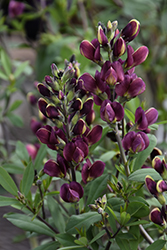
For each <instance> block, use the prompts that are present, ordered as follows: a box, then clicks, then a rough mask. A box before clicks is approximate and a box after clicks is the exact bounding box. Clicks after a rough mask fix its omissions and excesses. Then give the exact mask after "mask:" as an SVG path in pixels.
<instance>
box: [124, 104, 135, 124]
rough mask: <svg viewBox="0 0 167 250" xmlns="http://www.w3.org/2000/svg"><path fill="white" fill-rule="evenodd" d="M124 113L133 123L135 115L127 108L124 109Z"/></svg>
mask: <svg viewBox="0 0 167 250" xmlns="http://www.w3.org/2000/svg"><path fill="white" fill-rule="evenodd" d="M124 111H125V115H126V116H127V117H128V118H129V120H130V121H131V122H133V123H135V115H134V114H133V113H132V111H130V110H129V109H126V108H125V109H124Z"/></svg>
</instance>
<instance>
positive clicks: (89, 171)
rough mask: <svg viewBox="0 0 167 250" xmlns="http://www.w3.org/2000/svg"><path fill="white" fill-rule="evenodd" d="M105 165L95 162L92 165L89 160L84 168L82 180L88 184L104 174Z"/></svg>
mask: <svg viewBox="0 0 167 250" xmlns="http://www.w3.org/2000/svg"><path fill="white" fill-rule="evenodd" d="M104 167H105V163H104V162H102V161H95V162H94V163H93V164H91V162H90V160H89V159H87V160H86V163H85V164H84V165H83V167H82V172H81V174H82V180H83V182H84V183H87V182H89V181H91V180H94V179H95V178H97V177H99V176H101V175H102V174H103V171H104Z"/></svg>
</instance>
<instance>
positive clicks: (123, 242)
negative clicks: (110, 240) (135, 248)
mask: <svg viewBox="0 0 167 250" xmlns="http://www.w3.org/2000/svg"><path fill="white" fill-rule="evenodd" d="M115 239H116V242H117V244H118V246H119V247H120V249H122V250H130V248H129V243H128V241H127V240H125V239H121V238H120V237H119V235H118V236H117V237H116V238H115Z"/></svg>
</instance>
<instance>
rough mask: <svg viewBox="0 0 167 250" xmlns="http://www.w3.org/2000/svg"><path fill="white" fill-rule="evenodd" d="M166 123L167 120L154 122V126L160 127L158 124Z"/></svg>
mask: <svg viewBox="0 0 167 250" xmlns="http://www.w3.org/2000/svg"><path fill="white" fill-rule="evenodd" d="M166 123H167V120H165V121H161V122H156V123H155V124H156V125H160V124H166Z"/></svg>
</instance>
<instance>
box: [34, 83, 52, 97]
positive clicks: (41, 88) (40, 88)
mask: <svg viewBox="0 0 167 250" xmlns="http://www.w3.org/2000/svg"><path fill="white" fill-rule="evenodd" d="M37 88H38V91H39V93H40V94H41V95H43V96H44V97H51V95H52V93H51V91H50V90H49V89H48V88H47V87H46V86H45V85H44V84H43V83H39V84H38V86H37Z"/></svg>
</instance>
